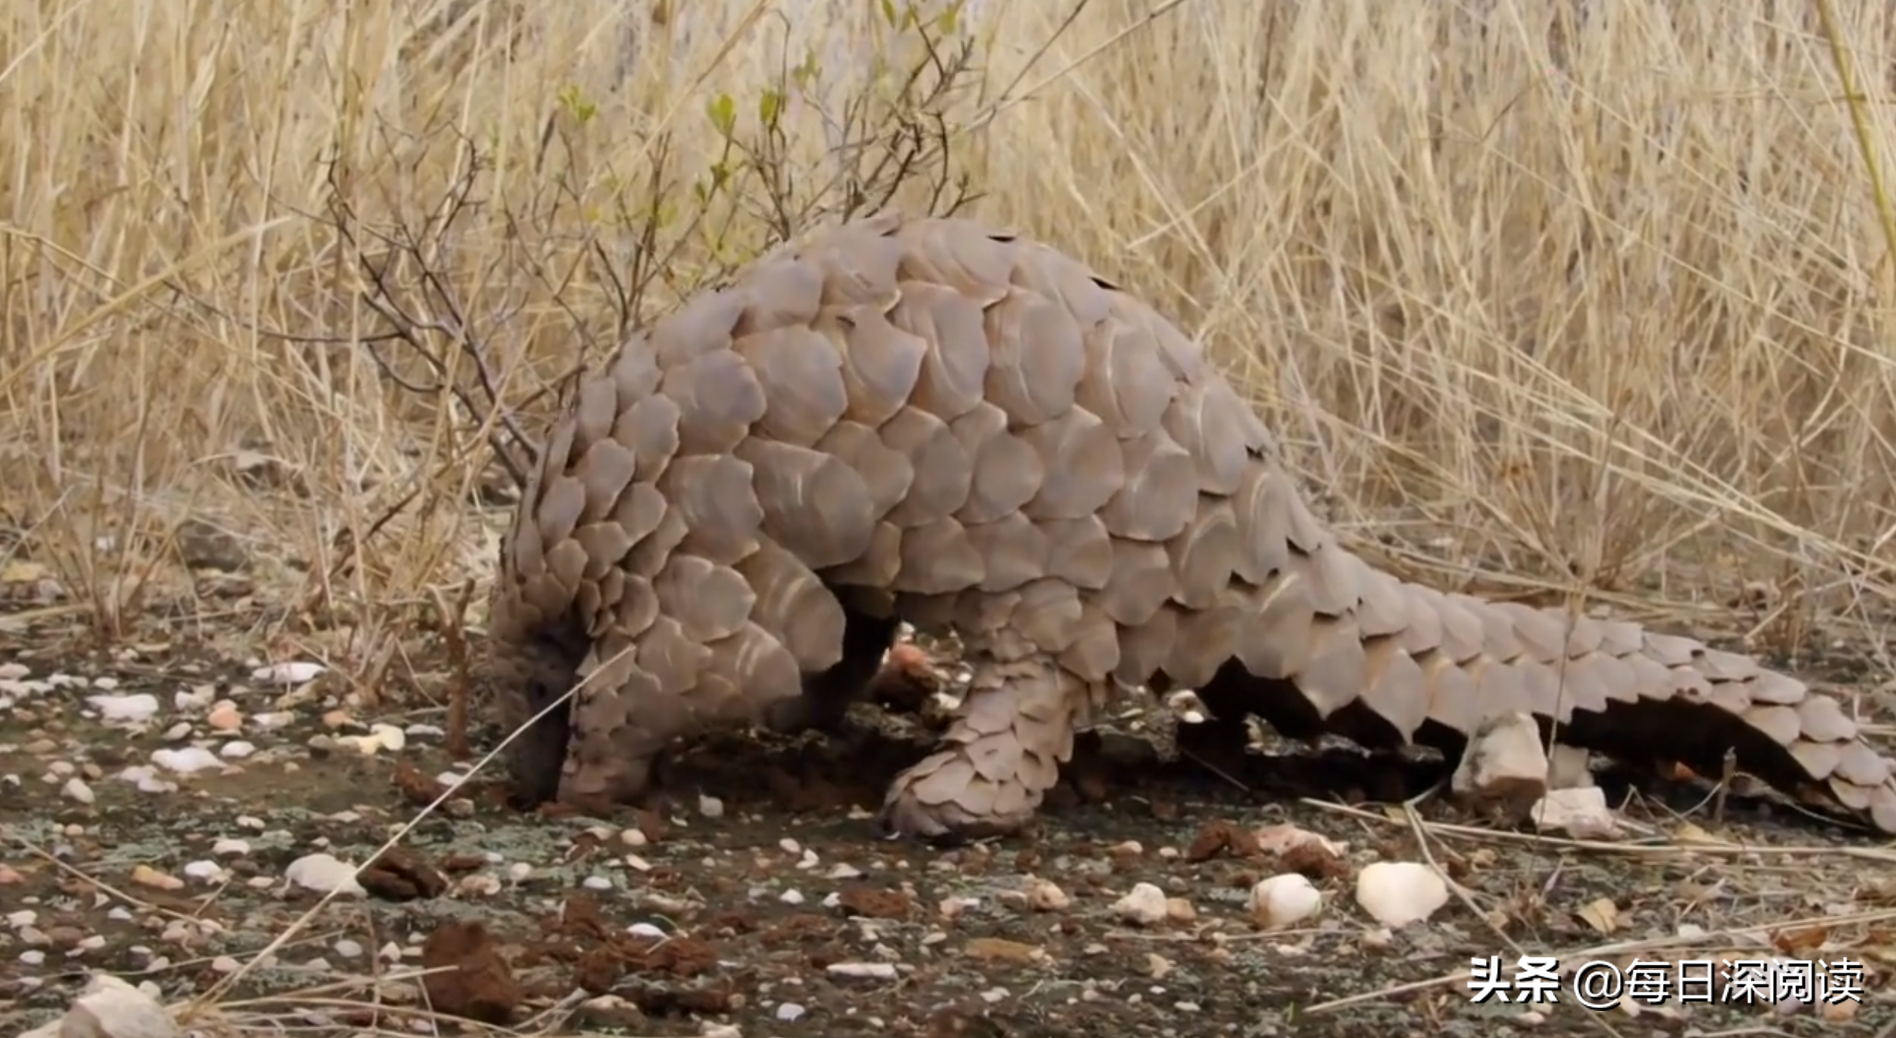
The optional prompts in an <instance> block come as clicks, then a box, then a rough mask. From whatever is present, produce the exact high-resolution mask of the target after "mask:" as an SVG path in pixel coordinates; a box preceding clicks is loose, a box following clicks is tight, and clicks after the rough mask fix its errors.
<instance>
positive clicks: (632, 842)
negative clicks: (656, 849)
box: [619, 828, 652, 847]
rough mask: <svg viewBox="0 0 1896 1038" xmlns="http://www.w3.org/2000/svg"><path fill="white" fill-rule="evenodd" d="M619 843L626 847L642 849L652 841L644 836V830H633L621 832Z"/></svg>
mask: <svg viewBox="0 0 1896 1038" xmlns="http://www.w3.org/2000/svg"><path fill="white" fill-rule="evenodd" d="M619 842H620V843H623V844H625V845H626V846H627V847H643V846H645V845H646V844H648V843H650V842H652V841H651V837H649V836H646V835H645V830H643V829H637V828H634V829H627V830H625V831H623V832H621V833H620V834H619Z"/></svg>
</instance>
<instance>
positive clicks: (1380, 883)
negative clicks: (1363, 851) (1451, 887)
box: [1356, 861, 1448, 930]
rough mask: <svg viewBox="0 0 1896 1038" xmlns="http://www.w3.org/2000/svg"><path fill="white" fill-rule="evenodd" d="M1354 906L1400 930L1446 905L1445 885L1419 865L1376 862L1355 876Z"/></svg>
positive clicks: (1426, 868)
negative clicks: (1358, 906) (1355, 904)
mask: <svg viewBox="0 0 1896 1038" xmlns="http://www.w3.org/2000/svg"><path fill="white" fill-rule="evenodd" d="M1356 903H1357V904H1359V905H1362V906H1363V910H1364V911H1366V912H1368V913H1369V914H1370V915H1371V916H1374V917H1375V919H1376V921H1377V922H1379V923H1381V924H1383V925H1384V926H1386V927H1389V928H1390V929H1392V930H1393V929H1400V928H1401V927H1404V926H1407V925H1409V924H1410V923H1413V922H1419V921H1421V920H1423V919H1427V918H1428V917H1429V916H1431V915H1433V914H1435V911H1436V910H1437V909H1439V908H1441V907H1442V906H1443V905H1446V904H1448V884H1447V883H1444V882H1443V881H1442V877H1441V876H1440V875H1438V874H1437V873H1436V871H1435V870H1434V869H1432V868H1430V867H1428V866H1427V865H1424V864H1421V863H1420V862H1414V861H1379V862H1375V863H1374V864H1370V865H1365V866H1363V870H1362V871H1361V872H1358V873H1357V874H1356Z"/></svg>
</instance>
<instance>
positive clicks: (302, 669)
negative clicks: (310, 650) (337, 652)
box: [250, 660, 323, 685]
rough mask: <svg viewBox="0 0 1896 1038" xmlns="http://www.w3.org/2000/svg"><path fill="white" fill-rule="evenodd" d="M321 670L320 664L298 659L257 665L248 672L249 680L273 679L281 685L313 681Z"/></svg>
mask: <svg viewBox="0 0 1896 1038" xmlns="http://www.w3.org/2000/svg"><path fill="white" fill-rule="evenodd" d="M322 672H323V665H322V664H320V663H307V662H303V661H300V660H298V661H291V662H288V663H275V664H271V665H270V666H268V667H258V668H257V669H256V670H253V671H251V672H250V680H252V681H273V682H276V683H277V684H281V685H300V684H302V683H303V682H305V681H314V680H315V679H316V677H317V675H320V674H321V673H322Z"/></svg>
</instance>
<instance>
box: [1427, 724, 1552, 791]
mask: <svg viewBox="0 0 1896 1038" xmlns="http://www.w3.org/2000/svg"><path fill="white" fill-rule="evenodd" d="M1548 768H1549V765H1548V761H1547V750H1546V748H1545V747H1543V746H1542V745H1541V733H1540V726H1539V724H1538V722H1536V721H1535V720H1534V717H1533V715H1531V714H1528V713H1525V712H1523V711H1519V710H1516V711H1512V712H1509V713H1505V714H1500V715H1497V716H1494V717H1490V718H1486V719H1484V720H1483V721H1482V722H1481V723H1480V724H1478V725H1477V726H1476V727H1475V733H1474V735H1473V736H1471V737H1470V738H1469V740H1468V746H1467V749H1465V750H1464V751H1463V752H1462V759H1461V763H1460V764H1459V765H1457V766H1456V768H1455V774H1454V776H1453V777H1452V778H1451V779H1450V780H1449V785H1450V788H1451V789H1453V790H1454V792H1455V794H1456V796H1457V797H1459V798H1461V799H1462V800H1464V801H1466V802H1469V803H1472V804H1479V805H1499V806H1501V807H1503V809H1507V810H1520V809H1524V808H1526V807H1527V806H1528V805H1529V804H1532V803H1533V802H1534V801H1535V800H1538V799H1539V798H1540V797H1541V795H1542V794H1544V793H1546V792H1547V774H1548Z"/></svg>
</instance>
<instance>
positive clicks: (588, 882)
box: [580, 876, 612, 891]
mask: <svg viewBox="0 0 1896 1038" xmlns="http://www.w3.org/2000/svg"><path fill="white" fill-rule="evenodd" d="M580 886H583V887H585V888H586V889H587V890H601V891H604V890H611V889H612V880H610V879H607V878H606V877H604V876H587V877H586V878H585V879H583V880H581V881H580Z"/></svg>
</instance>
